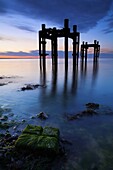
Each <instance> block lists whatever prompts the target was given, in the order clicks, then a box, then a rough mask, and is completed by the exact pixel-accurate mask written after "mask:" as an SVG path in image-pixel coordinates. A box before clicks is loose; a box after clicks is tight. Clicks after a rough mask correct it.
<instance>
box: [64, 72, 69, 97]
mask: <svg viewBox="0 0 113 170" xmlns="http://www.w3.org/2000/svg"><path fill="white" fill-rule="evenodd" d="M67 80H68V70H65V78H64V94H65V93H66V92H67Z"/></svg>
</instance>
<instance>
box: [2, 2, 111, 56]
mask: <svg viewBox="0 0 113 170" xmlns="http://www.w3.org/2000/svg"><path fill="white" fill-rule="evenodd" d="M65 18H68V19H69V21H70V23H69V25H70V28H72V26H73V25H77V26H78V31H79V32H80V33H81V34H80V43H82V41H87V42H88V43H93V41H94V40H95V39H96V40H98V41H99V42H100V45H101V53H106V54H113V0H52V1H51V0H41V1H39V0H0V56H1V57H5V56H9V58H10V56H37V55H38V49H39V48H38V31H39V30H40V29H41V24H46V27H48V28H50V27H57V28H63V24H64V19H65ZM58 42H59V45H58V49H59V51H62V50H63V49H64V47H63V39H60V40H58ZM71 49H72V41H69V50H71ZM47 50H48V51H49V50H51V49H50V42H49V41H47Z"/></svg>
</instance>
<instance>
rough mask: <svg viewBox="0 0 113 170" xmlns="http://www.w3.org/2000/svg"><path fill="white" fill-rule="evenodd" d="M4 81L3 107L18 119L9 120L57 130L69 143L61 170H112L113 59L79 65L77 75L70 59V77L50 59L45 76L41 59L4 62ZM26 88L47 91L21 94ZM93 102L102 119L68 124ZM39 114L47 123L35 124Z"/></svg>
mask: <svg viewBox="0 0 113 170" xmlns="http://www.w3.org/2000/svg"><path fill="white" fill-rule="evenodd" d="M0 77H1V78H0V84H2V83H4V84H5V85H3V86H0V106H1V107H8V108H10V109H11V112H12V113H13V114H14V116H13V117H11V118H10V119H14V120H16V121H21V120H22V119H25V120H26V123H25V124H24V125H23V127H24V126H25V125H26V124H35V125H41V126H46V125H48V126H54V127H58V128H59V129H60V132H61V137H62V138H64V139H65V140H67V141H69V143H70V144H66V146H65V148H66V153H67V159H65V161H63V165H61V166H62V169H63V168H64V169H67V170H68V169H69V170H74V169H77V170H79V169H80V170H82V169H83V170H88V169H89V170H91V169H94V168H98V169H100V170H103V169H106V168H107V170H111V169H110V168H112V169H113V166H112V160H113V156H112V153H113V58H100V59H99V61H98V62H96V63H94V62H93V60H92V59H88V61H87V63H82V62H81V61H79V63H78V66H76V67H75V68H74V71H73V62H72V59H69V61H68V71H67V72H66V71H65V66H64V59H59V60H58V69H57V72H55V71H54V69H53V68H52V63H51V59H47V61H46V72H45V74H44V73H43V71H42V70H41V69H40V66H39V60H38V59H10V60H6V59H1V60H0ZM25 84H39V85H42V86H39V87H38V88H37V89H35V90H26V91H21V88H22V87H23V86H25ZM89 102H93V103H98V104H99V105H100V108H99V110H98V111H97V112H98V114H97V115H93V116H84V117H82V118H80V119H78V120H72V121H69V120H68V119H67V116H66V115H75V114H78V113H80V112H82V111H84V110H86V106H85V105H86V104H87V103H89ZM39 112H45V113H47V114H48V119H47V120H44V121H42V120H40V119H38V118H36V119H32V118H31V117H32V116H34V117H35V116H36V115H37V114H38V113H39ZM67 143H68V142H67ZM61 164H62V163H61ZM59 166H60V164H59ZM60 168H61V167H59V169H60Z"/></svg>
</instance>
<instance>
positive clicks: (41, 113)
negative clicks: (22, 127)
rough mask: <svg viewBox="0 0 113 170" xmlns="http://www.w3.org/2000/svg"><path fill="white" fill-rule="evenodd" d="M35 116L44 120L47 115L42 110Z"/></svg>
mask: <svg viewBox="0 0 113 170" xmlns="http://www.w3.org/2000/svg"><path fill="white" fill-rule="evenodd" d="M37 117H38V118H40V119H43V120H44V119H47V118H48V115H47V114H46V113H44V112H40V113H39V114H38V115H37Z"/></svg>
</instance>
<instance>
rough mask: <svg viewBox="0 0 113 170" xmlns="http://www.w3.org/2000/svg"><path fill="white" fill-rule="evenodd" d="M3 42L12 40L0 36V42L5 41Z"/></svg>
mask: <svg viewBox="0 0 113 170" xmlns="http://www.w3.org/2000/svg"><path fill="white" fill-rule="evenodd" d="M5 40H8V41H10V40H13V39H12V38H7V37H2V36H0V41H5Z"/></svg>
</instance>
